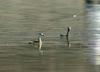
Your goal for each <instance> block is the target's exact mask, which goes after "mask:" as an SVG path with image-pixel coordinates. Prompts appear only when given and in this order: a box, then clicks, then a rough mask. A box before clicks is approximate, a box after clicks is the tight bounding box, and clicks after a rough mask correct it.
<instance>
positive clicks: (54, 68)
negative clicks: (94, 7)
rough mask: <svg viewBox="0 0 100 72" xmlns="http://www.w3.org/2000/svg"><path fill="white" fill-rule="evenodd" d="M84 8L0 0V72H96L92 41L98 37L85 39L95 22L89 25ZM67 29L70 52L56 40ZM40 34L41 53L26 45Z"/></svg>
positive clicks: (58, 1)
mask: <svg viewBox="0 0 100 72" xmlns="http://www.w3.org/2000/svg"><path fill="white" fill-rule="evenodd" d="M84 7H85V6H84V3H83V2H81V1H75V0H69V1H68V0H67V1H66V0H0V72H99V71H100V66H99V65H100V55H99V48H96V47H99V46H96V45H95V42H98V41H94V39H91V38H92V37H96V36H94V34H98V33H96V32H95V33H92V34H93V35H92V34H89V35H88V33H90V32H94V30H93V27H94V26H93V25H95V24H96V22H95V21H94V23H91V21H92V20H90V21H89V23H88V19H90V18H91V15H92V14H91V10H89V11H88V12H85V9H84ZM88 13H89V14H90V15H89V14H88ZM73 15H77V16H76V17H73ZM88 15H89V16H88ZM90 25H92V27H91V26H90ZM67 26H70V27H71V28H72V30H71V32H70V35H69V42H70V44H71V46H70V48H69V47H68V46H67V43H66V40H65V38H63V39H60V36H59V35H60V34H65V33H66V28H67ZM97 27H98V26H97ZM97 27H95V28H97ZM91 29H92V30H91ZM39 32H43V33H44V34H45V36H44V37H43V46H42V52H39V50H38V48H37V46H33V45H31V44H28V42H29V41H30V40H33V39H36V38H37V33H39ZM91 35H92V36H91ZM92 40H93V41H92ZM91 42H92V43H91ZM98 45H99V44H98Z"/></svg>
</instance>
